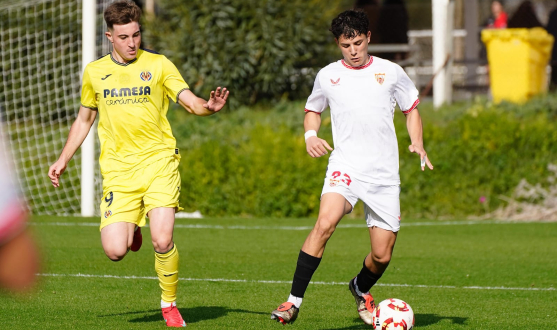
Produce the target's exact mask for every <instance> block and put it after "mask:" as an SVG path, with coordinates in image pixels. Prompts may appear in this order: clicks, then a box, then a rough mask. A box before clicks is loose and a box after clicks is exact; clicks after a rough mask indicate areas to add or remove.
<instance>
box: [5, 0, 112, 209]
mask: <svg viewBox="0 0 557 330" xmlns="http://www.w3.org/2000/svg"><path fill="white" fill-rule="evenodd" d="M110 2H111V1H108V0H98V1H97V12H98V13H99V14H98V15H97V20H96V22H97V23H96V25H97V33H96V35H97V38H96V43H97V47H96V50H97V53H98V54H97V55H98V56H100V54H102V53H107V52H108V51H109V50H108V48H107V45H106V43H105V45H104V47H103V45H102V44H103V41H102V39H103V38H101V36H102V34H101V32H102V31H103V26H102V10H103V8H105V7H106V5H107V3H110ZM81 24H82V3H81V1H76V0H33V1H0V44H1V45H2V46H1V47H0V72H1V73H0V122H1V123H0V129H1V130H2V131H3V132H2V133H3V134H4V136H5V137H7V141H8V142H7V143H8V144H9V147H10V148H11V150H12V153H13V156H14V162H15V164H14V165H15V166H14V167H15V168H16V170H17V174H18V178H19V181H20V184H21V187H22V188H23V191H24V193H25V196H26V198H27V204H28V206H29V209H30V211H31V212H32V213H33V214H56V215H77V214H80V211H81V207H80V197H81V165H82V164H81V150H78V151H77V153H76V154H75V155H74V157H73V159H72V161H71V162H70V163H69V165H68V167H67V169H66V172H65V173H64V175H63V176H62V177H61V184H60V187H59V188H54V187H52V185H51V183H50V180H49V179H48V175H47V174H48V168H49V166H50V165H51V164H52V163H54V162H55V161H56V160H57V158H58V156H59V155H60V152H61V151H62V148H63V146H64V144H65V141H66V139H67V136H68V132H69V129H70V126H71V124H72V123H73V121H74V120H75V118H76V115H77V112H78V110H79V105H80V88H81V72H82V65H81V56H82V54H81V44H82V34H81V32H82V31H81V30H82V26H81ZM98 56H97V57H98ZM94 140H95V144H96V145H97V147H96V148H95V150H98V141H97V140H98V139H97V137H96V136H95V138H94ZM94 159H95V163H97V162H98V151H97V154H96V155H95V158H94ZM93 168H94V172H95V175H94V178H95V179H94V187H91V189H94V191H95V193H94V196H95V201H98V200H100V198H101V196H100V194H101V193H102V191H101V188H100V187H101V177H100V172H99V166H98V164H95V166H94V167H93ZM95 209H96V208H95ZM96 212H97V213H98V210H97V211H96Z"/></svg>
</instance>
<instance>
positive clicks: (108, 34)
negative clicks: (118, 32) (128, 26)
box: [104, 30, 114, 42]
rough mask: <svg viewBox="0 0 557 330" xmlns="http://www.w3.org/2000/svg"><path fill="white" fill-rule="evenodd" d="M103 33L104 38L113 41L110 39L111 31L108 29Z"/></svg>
mask: <svg viewBox="0 0 557 330" xmlns="http://www.w3.org/2000/svg"><path fill="white" fill-rule="evenodd" d="M104 35H105V36H106V38H107V39H108V40H109V41H110V42H114V41H112V33H111V32H110V30H108V31H106V32H105V33H104Z"/></svg>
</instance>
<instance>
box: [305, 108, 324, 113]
mask: <svg viewBox="0 0 557 330" xmlns="http://www.w3.org/2000/svg"><path fill="white" fill-rule="evenodd" d="M304 111H305V112H315V113H321V112H317V111H315V110H309V109H305V110H304Z"/></svg>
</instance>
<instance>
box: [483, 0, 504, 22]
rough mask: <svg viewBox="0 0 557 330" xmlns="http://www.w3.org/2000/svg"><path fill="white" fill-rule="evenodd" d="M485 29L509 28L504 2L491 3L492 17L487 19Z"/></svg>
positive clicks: (496, 0) (499, 0)
mask: <svg viewBox="0 0 557 330" xmlns="http://www.w3.org/2000/svg"><path fill="white" fill-rule="evenodd" d="M485 27H486V28H488V29H504V28H506V27H507V13H506V12H505V9H504V7H503V1H502V0H495V1H492V2H491V16H490V17H489V18H488V19H487V22H486V24H485Z"/></svg>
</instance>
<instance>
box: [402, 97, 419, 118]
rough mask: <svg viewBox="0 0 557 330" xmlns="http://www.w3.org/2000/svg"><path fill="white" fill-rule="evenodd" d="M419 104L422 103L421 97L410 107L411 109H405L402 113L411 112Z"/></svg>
mask: <svg viewBox="0 0 557 330" xmlns="http://www.w3.org/2000/svg"><path fill="white" fill-rule="evenodd" d="M418 104H420V99H417V100H416V102H414V104H412V106H411V107H410V109H408V110H406V111H403V112H402V113H403V114H405V115H407V114H409V113H410V112H411V111H412V110H414V109H416V107H417V106H418Z"/></svg>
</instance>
